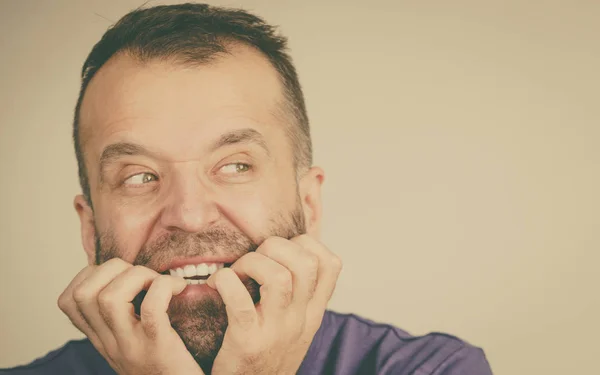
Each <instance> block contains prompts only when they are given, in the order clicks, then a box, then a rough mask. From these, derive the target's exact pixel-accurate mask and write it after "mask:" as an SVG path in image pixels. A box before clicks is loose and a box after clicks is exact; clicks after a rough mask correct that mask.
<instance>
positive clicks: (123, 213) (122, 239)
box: [98, 205, 156, 263]
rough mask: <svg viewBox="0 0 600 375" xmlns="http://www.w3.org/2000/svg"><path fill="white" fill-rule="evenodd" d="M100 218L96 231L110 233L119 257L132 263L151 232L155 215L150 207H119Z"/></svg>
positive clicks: (106, 211)
mask: <svg viewBox="0 0 600 375" xmlns="http://www.w3.org/2000/svg"><path fill="white" fill-rule="evenodd" d="M102 217H103V218H104V219H103V220H102V221H101V224H100V223H99V224H98V226H99V228H98V230H99V231H101V232H103V233H107V232H110V233H112V234H113V236H114V240H115V245H116V247H117V250H118V252H119V257H120V258H122V259H123V260H125V261H127V262H130V263H132V262H133V261H134V260H135V258H136V256H137V254H138V253H139V251H140V249H141V248H142V246H143V245H144V244H145V243H146V241H147V239H148V236H149V235H150V233H151V232H152V227H153V226H154V222H155V219H156V214H155V213H154V212H152V211H151V208H150V207H148V208H144V207H136V208H132V207H131V206H129V205H119V206H118V207H113V208H109V209H107V210H105V212H104V215H102ZM99 221H100V220H99Z"/></svg>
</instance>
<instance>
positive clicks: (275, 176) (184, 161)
mask: <svg viewBox="0 0 600 375" xmlns="http://www.w3.org/2000/svg"><path fill="white" fill-rule="evenodd" d="M282 101H283V95H282V89H281V84H280V82H279V80H278V76H277V73H276V71H275V70H274V69H273V68H272V66H271V65H270V64H269V63H268V61H267V60H266V59H265V58H264V57H262V56H261V55H260V54H259V53H258V52H256V51H254V50H252V49H250V48H244V47H237V48H235V50H234V51H233V53H232V54H231V55H226V56H224V57H221V58H218V59H217V60H216V61H215V62H213V63H211V64H208V65H202V66H198V67H193V68H191V67H188V68H185V67H182V66H180V65H176V64H172V63H168V62H160V61H155V62H150V63H146V64H144V65H141V64H140V63H138V62H136V61H135V60H133V59H131V58H130V57H127V56H125V55H121V56H115V57H113V59H111V60H110V61H109V62H107V63H106V64H105V65H104V66H103V67H102V68H101V69H100V71H99V72H98V73H97V74H96V76H95V77H94V78H93V79H92V81H91V83H90V85H89V86H88V89H87V92H86V94H85V98H84V101H83V105H82V110H81V117H80V121H81V133H80V134H81V143H82V149H83V151H84V157H85V163H86V166H87V169H88V177H89V181H90V187H91V199H92V204H93V211H92V209H91V208H90V207H88V206H87V204H86V203H85V201H84V200H83V198H82V197H81V196H79V197H77V198H76V201H75V205H76V208H77V210H78V212H79V214H80V218H81V221H82V234H83V239H84V247H85V248H86V252H87V253H88V258H89V261H90V263H92V262H98V263H103V262H105V261H106V260H108V259H110V258H113V257H120V258H122V259H124V260H126V261H128V262H130V263H133V264H141V265H143V266H146V267H149V268H151V269H154V270H156V271H158V272H163V273H168V271H169V269H171V268H175V266H182V265H185V264H190V263H191V264H198V263H213V262H215V263H232V262H234V261H235V260H236V259H238V258H239V257H240V256H242V255H243V254H245V253H247V252H248V251H252V250H254V249H256V247H257V246H258V245H260V243H261V242H262V241H263V240H264V239H265V238H266V237H268V236H270V235H278V236H282V237H287V238H290V237H293V236H296V235H298V234H301V233H304V232H305V230H306V228H305V225H304V223H305V216H306V214H307V212H306V211H305V208H304V204H303V200H304V201H309V200H307V199H306V197H305V196H304V195H305V194H304V193H302V191H301V190H302V189H301V187H299V185H298V184H297V182H296V171H295V169H294V163H293V154H292V147H291V144H290V140H289V138H288V136H287V133H286V126H287V125H286V124H285V122H286V121H287V120H286V117H285V116H283V115H282V114H281V113H282ZM320 178H322V175H319V176H318V178H317V180H318V181H319V183H320ZM313 180H314V178H313ZM309 220H310V219H309ZM247 286H248V289H249V291H250V293H251V295H252V296H253V298H255V300H258V298H259V296H258V288H257V287H256V285H255V284H247ZM192 289H193V290H195V291H196V292H189V290H192ZM206 289H208V287H207V288H204V289H201V292H199V291H198V290H200V288H190V287H188V288H187V289H186V291H185V292H184V293H182V294H181V295H179V296H176V297H174V299H173V300H172V302H171V306H170V308H169V315H170V318H171V323H172V325H173V326H174V328H175V329H176V330H177V331H178V333H179V334H180V336H181V337H182V338H183V340H184V342H185V343H186V345H187V346H188V349H190V351H191V352H192V354H194V355H195V356H196V357H197V359H198V360H202V359H208V358H211V357H214V355H215V354H216V350H217V349H218V346H219V345H220V342H221V340H222V337H223V333H224V330H225V329H226V326H227V320H226V313H225V309H224V305H223V302H222V300H221V299H220V297H219V296H218V294H217V293H216V291H212V290H210V291H207V290H206ZM137 303H138V304H139V301H138V302H137ZM138 307H139V306H138Z"/></svg>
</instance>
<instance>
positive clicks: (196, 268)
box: [162, 263, 232, 285]
mask: <svg viewBox="0 0 600 375" xmlns="http://www.w3.org/2000/svg"><path fill="white" fill-rule="evenodd" d="M231 265H232V263H199V264H188V265H185V266H183V267H178V268H172V269H168V270H166V271H164V272H162V274H163V275H169V274H170V275H171V276H179V277H183V278H184V279H185V281H186V282H187V284H188V285H197V284H206V279H208V278H209V277H210V275H212V274H213V273H215V272H217V271H218V270H220V269H221V268H224V267H230V266H231Z"/></svg>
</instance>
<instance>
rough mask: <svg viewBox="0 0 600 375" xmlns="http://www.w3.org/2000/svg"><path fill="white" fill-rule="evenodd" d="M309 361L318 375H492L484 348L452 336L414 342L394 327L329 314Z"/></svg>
mask: <svg viewBox="0 0 600 375" xmlns="http://www.w3.org/2000/svg"><path fill="white" fill-rule="evenodd" d="M307 358H310V362H311V363H312V366H309V365H308V364H307V365H306V366H307V367H311V371H312V372H313V373H328V374H329V373H331V374H375V373H377V374H416V375H455V374H457V375H458V374H461V375H471V374H474V375H475V374H477V375H487V374H491V371H490V370H489V365H488V364H487V360H486V358H485V355H484V353H483V351H482V350H481V349H480V348H477V347H475V346H472V345H470V344H469V343H467V342H465V341H463V340H461V339H459V338H457V337H455V336H452V335H448V334H444V333H440V332H432V333H429V334H427V335H422V336H413V335H411V334H409V333H407V332H406V331H404V330H402V329H400V328H397V327H394V326H392V325H390V324H383V323H377V322H374V321H372V320H369V319H365V318H362V317H360V316H357V315H354V314H340V313H336V312H333V311H327V312H326V313H325V316H324V318H323V323H322V325H321V328H320V329H319V332H317V335H315V340H314V341H313V343H312V345H311V348H310V349H309V353H308V354H307Z"/></svg>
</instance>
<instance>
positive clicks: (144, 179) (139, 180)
mask: <svg viewBox="0 0 600 375" xmlns="http://www.w3.org/2000/svg"><path fill="white" fill-rule="evenodd" d="M156 180H158V177H156V176H155V175H153V174H152V173H146V172H144V173H138V174H136V175H133V176H131V177H129V178H128V179H126V180H125V182H123V183H124V184H125V185H143V184H147V183H149V182H152V181H156Z"/></svg>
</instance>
